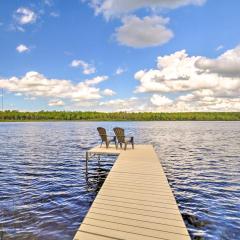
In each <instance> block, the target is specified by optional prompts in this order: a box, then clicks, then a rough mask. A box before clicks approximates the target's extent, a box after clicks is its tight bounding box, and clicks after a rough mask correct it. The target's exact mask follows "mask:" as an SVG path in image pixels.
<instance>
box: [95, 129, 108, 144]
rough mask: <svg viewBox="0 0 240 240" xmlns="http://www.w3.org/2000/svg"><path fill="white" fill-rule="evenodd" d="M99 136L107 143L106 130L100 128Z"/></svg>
mask: <svg viewBox="0 0 240 240" xmlns="http://www.w3.org/2000/svg"><path fill="white" fill-rule="evenodd" d="M97 130H98V133H99V136H100V137H101V139H102V141H105V142H106V141H107V132H106V129H105V128H102V127H98V128H97Z"/></svg>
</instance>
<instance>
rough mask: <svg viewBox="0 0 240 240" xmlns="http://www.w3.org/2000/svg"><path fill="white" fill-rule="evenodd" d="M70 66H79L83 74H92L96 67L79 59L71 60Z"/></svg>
mask: <svg viewBox="0 0 240 240" xmlns="http://www.w3.org/2000/svg"><path fill="white" fill-rule="evenodd" d="M70 66H71V67H75V68H78V67H81V68H82V69H83V74H86V75H88V74H93V73H95V72H96V68H95V67H94V66H92V65H91V64H89V63H87V62H85V61H83V60H79V59H75V60H73V61H72V62H71V64H70Z"/></svg>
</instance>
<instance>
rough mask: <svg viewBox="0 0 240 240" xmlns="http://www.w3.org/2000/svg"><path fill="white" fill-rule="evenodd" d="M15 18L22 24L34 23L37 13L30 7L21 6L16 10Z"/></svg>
mask: <svg viewBox="0 0 240 240" xmlns="http://www.w3.org/2000/svg"><path fill="white" fill-rule="evenodd" d="M14 18H15V20H16V21H17V23H18V24H20V25H25V24H30V23H34V22H36V20H37V14H36V13H35V12H34V11H32V10H31V9H29V8H25V7H20V8H18V9H17V10H16V12H15V14H14Z"/></svg>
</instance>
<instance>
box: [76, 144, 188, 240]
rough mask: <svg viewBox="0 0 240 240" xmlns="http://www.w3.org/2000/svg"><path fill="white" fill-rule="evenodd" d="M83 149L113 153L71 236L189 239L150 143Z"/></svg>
mask: <svg viewBox="0 0 240 240" xmlns="http://www.w3.org/2000/svg"><path fill="white" fill-rule="evenodd" d="M89 152H91V153H98V154H111V153H112V154H119V156H118V158H117V160H116V162H115V164H114V166H113V167H112V169H111V171H110V173H109V175H108V177H107V179H106V180H105V182H104V184H103V186H102V188H101V190H100V191H99V193H98V195H97V197H96V199H95V200H94V202H93V204H92V206H91V208H90V210H89V211H88V213H87V215H86V217H85V219H84V221H83V222H82V224H81V226H80V228H79V229H78V231H77V233H76V235H75V237H74V240H110V239H115V240H156V239H163V240H189V239H190V237H189V234H188V231H187V229H186V226H185V224H184V222H183V219H182V216H181V214H180V212H179V209H178V206H177V203H176V200H175V197H174V195H173V193H172V191H171V188H170V186H169V184H168V181H167V178H166V176H165V173H164V171H163V168H162V166H161V163H160V161H159V159H158V157H157V155H156V153H155V151H154V149H153V147H152V146H151V145H136V147H135V149H134V150H132V149H128V150H126V151H124V150H120V149H118V150H116V149H115V148H114V147H113V146H112V147H110V148H109V149H106V148H99V147H96V148H93V149H91V150H90V151H89Z"/></svg>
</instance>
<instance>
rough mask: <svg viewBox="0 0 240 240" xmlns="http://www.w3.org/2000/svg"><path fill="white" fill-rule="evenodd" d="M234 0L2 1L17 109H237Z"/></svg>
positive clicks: (0, 66)
mask: <svg viewBox="0 0 240 240" xmlns="http://www.w3.org/2000/svg"><path fill="white" fill-rule="evenodd" d="M239 9H240V2H239V1H238V0H232V1H231V2H229V1H227V0H221V1H219V0H173V1H170V0H158V1H156V0H146V1H142V0H141V1H140V0H132V1H127V0H121V1H120V0H97V1H96V0H89V1H87V0H85V1H81V0H71V1H63V0H39V1H30V0H25V1H24V0H18V1H14V0H13V1H8V0H1V1H0V52H1V61H0V87H1V88H3V89H4V102H5V105H4V108H5V109H18V110H29V111H37V110H98V111H120V110H124V111H240V101H239V100H240V47H239V42H240V39H239V36H240V28H239V26H238V23H239V22H240V15H239V13H238V12H239Z"/></svg>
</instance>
